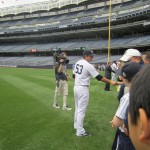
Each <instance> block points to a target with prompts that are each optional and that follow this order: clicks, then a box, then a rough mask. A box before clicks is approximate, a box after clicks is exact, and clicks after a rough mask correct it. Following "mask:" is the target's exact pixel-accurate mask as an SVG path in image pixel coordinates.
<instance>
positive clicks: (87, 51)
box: [83, 50, 94, 57]
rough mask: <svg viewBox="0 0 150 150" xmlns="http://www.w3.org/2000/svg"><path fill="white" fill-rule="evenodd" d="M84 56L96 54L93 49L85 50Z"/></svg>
mask: <svg viewBox="0 0 150 150" xmlns="http://www.w3.org/2000/svg"><path fill="white" fill-rule="evenodd" d="M84 56H92V57H93V56H94V53H93V51H90V50H84V51H83V57H84Z"/></svg>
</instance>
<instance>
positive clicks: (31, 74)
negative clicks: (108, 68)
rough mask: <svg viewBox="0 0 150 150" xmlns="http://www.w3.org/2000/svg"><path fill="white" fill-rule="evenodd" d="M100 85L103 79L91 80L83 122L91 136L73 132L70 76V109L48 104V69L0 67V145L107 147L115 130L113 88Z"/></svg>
mask: <svg viewBox="0 0 150 150" xmlns="http://www.w3.org/2000/svg"><path fill="white" fill-rule="evenodd" d="M69 74H70V75H71V71H70V72H69ZM103 88H104V83H102V82H100V83H98V82H97V80H95V79H92V80H91V86H90V102H89V106H88V110H87V114H86V118H85V122H84V126H85V128H86V129H87V131H90V132H91V133H92V134H93V136H91V137H76V136H75V130H74V128H73V115H74V97H73V79H70V80H69V96H68V104H69V106H71V107H72V108H73V109H72V111H71V112H67V111H63V110H61V109H59V110H58V109H57V110H56V109H54V108H52V104H53V94H54V89H55V78H54V71H53V70H48V69H18V68H0V150H110V149H111V144H112V141H113V138H114V134H115V130H113V129H112V128H111V126H110V124H109V121H110V120H111V119H112V117H113V115H114V113H115V111H116V109H117V105H118V103H117V98H116V97H117V92H116V87H111V89H112V91H110V92H105V91H104V90H103ZM59 102H60V103H59V104H60V105H62V99H61V97H60V98H59Z"/></svg>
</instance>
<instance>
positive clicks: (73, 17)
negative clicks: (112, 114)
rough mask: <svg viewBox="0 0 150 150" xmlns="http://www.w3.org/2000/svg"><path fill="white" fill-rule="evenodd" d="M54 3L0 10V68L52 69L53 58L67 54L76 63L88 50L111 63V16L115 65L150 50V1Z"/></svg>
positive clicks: (74, 0)
mask: <svg viewBox="0 0 150 150" xmlns="http://www.w3.org/2000/svg"><path fill="white" fill-rule="evenodd" d="M111 2H112V4H111V6H112V7H111V14H110V13H109V5H110V1H109V0H108V1H107V0H49V1H46V0H45V1H43V2H38V3H33V4H26V5H19V6H15V7H6V8H1V9H0V65H1V66H4V65H10V64H12V65H14V66H18V65H20V64H21V65H22V66H23V65H25V66H44V65H52V64H53V59H52V58H51V57H52V55H53V52H55V51H57V50H60V51H66V52H67V53H68V55H69V57H70V60H71V61H70V63H71V64H74V63H75V61H77V60H78V59H80V58H81V57H79V56H81V54H82V51H83V50H84V49H91V50H93V51H94V53H95V54H97V55H96V57H95V59H94V62H93V63H102V62H107V47H108V22H109V16H110V15H111V18H110V20H111V45H110V46H111V60H117V59H118V58H119V57H120V55H122V54H123V53H124V51H125V50H126V49H127V48H137V49H139V50H140V51H145V50H149V47H150V42H149V41H150V21H149V20H150V0H111Z"/></svg>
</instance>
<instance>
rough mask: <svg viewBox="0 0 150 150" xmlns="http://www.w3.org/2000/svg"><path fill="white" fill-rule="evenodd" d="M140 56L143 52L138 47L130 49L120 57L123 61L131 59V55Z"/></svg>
mask: <svg viewBox="0 0 150 150" xmlns="http://www.w3.org/2000/svg"><path fill="white" fill-rule="evenodd" d="M133 56H138V57H141V53H140V52H139V51H138V50H137V49H128V50H126V51H125V53H124V55H123V56H122V57H121V58H120V60H121V61H124V62H126V61H129V60H130V58H131V57H133Z"/></svg>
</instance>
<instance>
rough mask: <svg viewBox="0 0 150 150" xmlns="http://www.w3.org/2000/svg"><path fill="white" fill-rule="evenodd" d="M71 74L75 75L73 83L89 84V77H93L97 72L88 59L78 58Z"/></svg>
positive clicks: (78, 84)
mask: <svg viewBox="0 0 150 150" xmlns="http://www.w3.org/2000/svg"><path fill="white" fill-rule="evenodd" d="M73 74H74V75H75V85H76V86H82V85H87V86H89V85H90V78H91V77H93V78H95V77H96V76H97V75H99V73H98V72H97V71H96V69H95V68H94V66H93V65H91V64H90V63H89V62H88V61H86V60H84V59H82V60H79V61H78V62H77V63H76V64H75V67H74V70H73Z"/></svg>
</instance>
